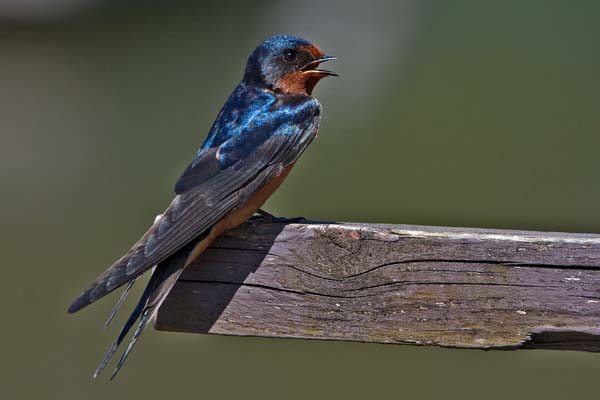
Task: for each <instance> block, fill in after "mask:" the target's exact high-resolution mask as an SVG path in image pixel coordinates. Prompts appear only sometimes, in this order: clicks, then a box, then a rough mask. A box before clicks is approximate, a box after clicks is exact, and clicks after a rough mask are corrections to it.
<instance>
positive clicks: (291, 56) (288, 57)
mask: <svg viewBox="0 0 600 400" xmlns="http://www.w3.org/2000/svg"><path fill="white" fill-rule="evenodd" d="M283 59H284V61H285V62H288V63H293V62H294V61H296V60H297V59H298V53H296V50H294V49H287V50H284V51H283Z"/></svg>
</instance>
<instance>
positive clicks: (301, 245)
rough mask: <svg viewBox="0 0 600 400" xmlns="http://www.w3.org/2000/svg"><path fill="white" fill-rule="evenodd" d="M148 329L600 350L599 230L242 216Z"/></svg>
mask: <svg viewBox="0 0 600 400" xmlns="http://www.w3.org/2000/svg"><path fill="white" fill-rule="evenodd" d="M156 327H157V328H158V329H161V330H172V331H184V332H196V333H217V334H228V335H255V336H269V337H291V338H306V339H330V340H331V339H335V340H354V341H366V342H377V343H406V344H431V345H439V346H446V347H461V348H481V349H517V348H546V349H561V350H565V349H572V350H588V351H600V235H594V234H567V233H542V232H526V231H505V230H484V229H471V228H444V227H423V226H406V225H364V224H329V223H323V224H318V223H308V222H307V223H304V224H289V225H286V224H281V223H247V224H244V225H242V226H240V227H238V228H236V229H235V230H233V231H230V232H227V233H226V234H224V235H222V236H221V237H220V238H219V239H217V241H215V243H214V244H213V245H212V246H211V247H210V248H209V249H208V250H207V251H206V252H205V253H204V254H203V255H201V256H200V257H199V258H198V260H197V261H196V262H194V264H193V265H192V266H190V267H189V268H188V269H187V270H186V271H185V272H184V274H183V275H182V277H181V278H180V281H179V282H178V283H177V285H176V286H175V288H174V289H173V291H172V292H171V294H170V295H169V297H168V298H167V301H166V302H165V303H164V304H163V306H162V307H161V309H160V311H159V314H158V318H157V321H156Z"/></svg>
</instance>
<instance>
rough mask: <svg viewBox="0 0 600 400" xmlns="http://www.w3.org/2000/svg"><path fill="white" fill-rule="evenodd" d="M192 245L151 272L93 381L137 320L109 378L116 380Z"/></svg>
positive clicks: (119, 303)
mask: <svg viewBox="0 0 600 400" xmlns="http://www.w3.org/2000/svg"><path fill="white" fill-rule="evenodd" d="M193 245H195V242H192V243H190V244H188V245H187V246H184V247H183V248H182V249H180V250H179V251H178V252H177V253H175V254H173V255H172V256H171V257H169V258H168V259H166V260H165V261H163V262H162V263H160V264H158V265H157V266H156V267H155V268H154V271H153V272H152V276H151V277H150V281H149V282H148V285H147V286H146V288H145V289H144V292H143V294H142V297H141V298H140V300H139V302H138V303H137V305H136V306H135V308H134V309H133V312H132V313H131V315H130V316H129V318H128V319H127V322H125V325H124V326H123V328H122V329H121V332H120V333H119V336H118V337H117V339H116V340H115V342H114V343H113V344H112V345H111V346H110V348H109V349H108V352H107V353H106V356H105V357H104V359H103V360H102V362H101V363H100V365H99V366H98V368H97V369H96V371H95V372H94V378H96V377H98V376H99V375H100V374H101V373H102V371H103V370H104V369H105V368H106V366H107V365H108V362H109V361H110V359H111V358H112V357H113V355H114V354H115V352H116V351H117V348H118V347H119V345H120V344H121V343H122V342H123V340H124V339H125V336H127V333H128V332H129V330H130V329H131V327H132V326H133V325H134V324H135V322H136V321H137V320H138V319H139V320H140V321H139V324H138V326H137V329H136V330H135V332H134V334H133V336H132V338H131V341H130V342H129V345H128V346H127V349H126V350H125V352H124V353H123V355H122V356H121V359H120V360H119V362H118V364H117V366H116V367H115V370H114V371H113V373H112V375H111V377H110V379H111V380H112V379H114V378H115V376H116V375H117V373H118V372H119V370H120V369H121V367H122V366H123V364H124V363H125V360H126V359H127V357H128V356H129V353H130V352H131V350H132V349H133V346H134V345H135V343H136V342H137V340H138V339H139V337H140V336H141V334H142V332H143V331H144V329H145V328H146V326H147V325H148V323H149V322H150V321H151V320H152V318H154V317H155V316H156V313H157V312H158V309H159V307H160V306H161V304H162V303H163V301H164V300H165V299H166V298H167V295H168V294H169V292H170V291H171V289H172V288H173V286H174V285H175V283H176V282H177V279H178V278H179V275H181V272H183V269H184V268H185V266H186V264H185V263H186V260H187V258H188V255H189V254H190V251H191V250H192V249H193V247H194V246H193ZM130 288H131V286H128V287H127V288H126V289H125V292H124V293H123V295H122V296H121V299H119V301H118V302H117V305H116V306H115V309H113V312H111V315H110V316H109V320H108V321H107V323H110V321H111V320H112V318H113V317H114V314H116V312H115V310H118V308H119V307H120V305H121V302H122V299H123V298H124V296H125V295H126V293H127V292H128V291H129V289H130Z"/></svg>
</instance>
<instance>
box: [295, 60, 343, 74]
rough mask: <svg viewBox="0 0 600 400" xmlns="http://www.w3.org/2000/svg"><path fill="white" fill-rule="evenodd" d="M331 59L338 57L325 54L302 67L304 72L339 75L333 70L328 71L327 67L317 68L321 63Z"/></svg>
mask: <svg viewBox="0 0 600 400" xmlns="http://www.w3.org/2000/svg"><path fill="white" fill-rule="evenodd" d="M331 60H337V57H334V56H324V57H321V58H318V59H316V60H313V61H311V62H310V63H308V64H306V65H305V66H304V67H303V68H302V72H305V73H312V74H318V75H322V76H339V75H338V74H336V73H335V72H333V71H328V70H326V69H317V67H318V66H319V64H321V63H324V62H327V61H331Z"/></svg>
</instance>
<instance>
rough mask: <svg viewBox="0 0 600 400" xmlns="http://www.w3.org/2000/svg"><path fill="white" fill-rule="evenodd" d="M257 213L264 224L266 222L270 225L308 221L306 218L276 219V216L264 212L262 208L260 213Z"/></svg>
mask: <svg viewBox="0 0 600 400" xmlns="http://www.w3.org/2000/svg"><path fill="white" fill-rule="evenodd" d="M256 213H257V214H258V215H259V216H260V217H259V218H261V219H262V221H263V222H266V223H268V224H272V223H284V224H290V223H297V222H302V221H306V219H305V218H304V217H296V218H285V217H276V216H275V215H273V214H271V213H270V212H267V211H265V210H263V209H262V208H261V209H259V210H258V211H256Z"/></svg>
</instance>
